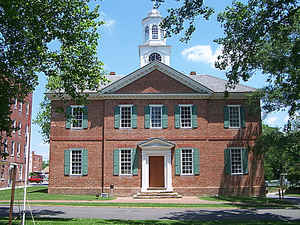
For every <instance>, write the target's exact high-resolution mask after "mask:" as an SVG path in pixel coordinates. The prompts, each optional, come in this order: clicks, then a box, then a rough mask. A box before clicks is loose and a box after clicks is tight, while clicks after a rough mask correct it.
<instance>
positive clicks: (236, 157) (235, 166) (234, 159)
mask: <svg viewBox="0 0 300 225" xmlns="http://www.w3.org/2000/svg"><path fill="white" fill-rule="evenodd" d="M231 173H232V174H237V173H242V154H241V149H231Z"/></svg>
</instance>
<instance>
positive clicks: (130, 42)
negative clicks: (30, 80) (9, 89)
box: [31, 0, 287, 159]
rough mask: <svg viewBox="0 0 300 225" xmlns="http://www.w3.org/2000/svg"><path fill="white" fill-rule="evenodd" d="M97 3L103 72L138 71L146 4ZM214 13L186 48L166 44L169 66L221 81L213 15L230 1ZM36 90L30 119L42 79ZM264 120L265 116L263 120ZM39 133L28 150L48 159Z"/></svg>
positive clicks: (280, 118) (278, 122)
mask: <svg viewBox="0 0 300 225" xmlns="http://www.w3.org/2000/svg"><path fill="white" fill-rule="evenodd" d="M95 2H97V3H98V4H100V12H101V17H102V18H103V19H104V20H105V21H106V24H105V25H104V26H102V27H101V28H100V29H99V32H100V34H101V37H100V39H99V47H98V57H99V58H100V59H101V61H102V62H103V63H104V69H105V70H106V71H108V72H116V74H122V75H126V74H129V73H130V72H133V71H134V70H136V69H138V68H139V55H138V45H140V44H142V40H143V31H142V25H141V21H142V19H143V18H145V17H146V15H147V13H148V12H149V11H150V10H151V9H152V3H151V1H150V0H130V1H120V0H103V1H99V0H97V1H92V4H91V5H92V6H93V5H94V4H95ZM207 2H208V3H209V4H210V5H209V6H211V7H213V8H214V9H215V11H216V13H215V14H214V15H213V16H212V17H211V19H210V20H209V21H206V20H204V19H199V20H198V22H197V29H196V32H195V33H194V34H193V37H192V39H191V40H190V41H189V42H188V43H187V44H186V43H181V42H179V39H180V37H181V35H178V36H174V37H172V38H169V39H168V40H167V44H169V45H171V46H172V54H171V66H172V67H173V68H174V69H176V70H178V71H180V72H183V73H185V74H189V73H190V72H191V71H196V72H197V74H209V75H213V76H216V77H219V78H225V73H224V72H223V71H219V70H217V69H216V68H214V66H213V62H214V59H215V58H216V57H217V55H218V53H219V49H220V46H218V45H217V44H216V43H214V42H213V40H214V39H216V38H218V37H221V36H222V34H223V31H222V28H221V26H220V24H218V22H217V19H216V18H217V13H219V12H221V11H223V10H224V9H225V7H226V6H228V5H231V2H232V1H231V0H222V1H220V0H211V1H207ZM177 4H178V3H177V1H176V0H166V2H165V3H164V4H163V5H162V6H161V7H160V8H159V11H160V12H161V14H162V16H166V15H167V9H168V8H171V7H176V5H177ZM39 82H40V84H39V86H38V87H37V88H36V90H35V91H34V95H33V106H32V112H33V115H32V118H35V117H36V114H37V112H38V111H39V104H40V102H41V101H42V99H43V94H44V92H45V89H44V86H45V82H46V79H45V77H43V76H41V77H40V78H39ZM243 84H246V85H249V86H252V87H255V88H260V87H263V86H264V84H265V79H264V77H263V76H262V75H261V74H257V75H256V76H254V77H253V78H252V79H251V80H249V81H248V82H246V83H243ZM264 117H265V116H264ZM286 120H287V113H285V112H279V113H272V114H269V115H267V116H266V117H265V118H264V121H263V122H264V123H266V124H268V125H270V126H276V127H282V126H283V124H284V123H285V122H286ZM39 131H40V129H39V127H38V126H37V125H34V124H32V131H31V150H33V151H35V152H36V153H38V154H41V155H43V156H44V159H48V154H49V145H48V144H44V143H43V141H42V137H41V134H40V133H39Z"/></svg>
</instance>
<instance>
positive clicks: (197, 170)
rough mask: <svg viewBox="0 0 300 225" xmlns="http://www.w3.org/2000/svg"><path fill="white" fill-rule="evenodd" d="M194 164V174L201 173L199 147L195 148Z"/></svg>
mask: <svg viewBox="0 0 300 225" xmlns="http://www.w3.org/2000/svg"><path fill="white" fill-rule="evenodd" d="M193 164H194V168H193V169H194V175H199V174H200V152H199V149H197V148H194V149H193Z"/></svg>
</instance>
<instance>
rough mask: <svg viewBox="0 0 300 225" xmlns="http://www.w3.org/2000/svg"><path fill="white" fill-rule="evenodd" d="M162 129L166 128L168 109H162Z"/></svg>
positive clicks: (164, 107)
mask: <svg viewBox="0 0 300 225" xmlns="http://www.w3.org/2000/svg"><path fill="white" fill-rule="evenodd" d="M162 128H164V129H166V128H168V107H167V106H163V107H162Z"/></svg>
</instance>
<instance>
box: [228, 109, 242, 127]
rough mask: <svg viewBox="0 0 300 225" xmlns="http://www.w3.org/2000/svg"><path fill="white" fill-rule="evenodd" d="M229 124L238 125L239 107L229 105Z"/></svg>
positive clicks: (231, 125)
mask: <svg viewBox="0 0 300 225" xmlns="http://www.w3.org/2000/svg"><path fill="white" fill-rule="evenodd" d="M229 126H230V127H240V107H239V106H230V107H229Z"/></svg>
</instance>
